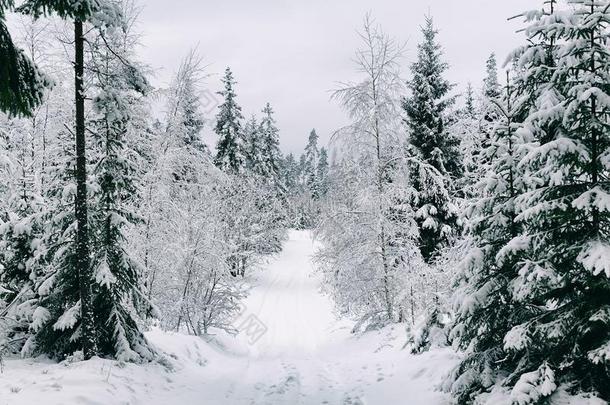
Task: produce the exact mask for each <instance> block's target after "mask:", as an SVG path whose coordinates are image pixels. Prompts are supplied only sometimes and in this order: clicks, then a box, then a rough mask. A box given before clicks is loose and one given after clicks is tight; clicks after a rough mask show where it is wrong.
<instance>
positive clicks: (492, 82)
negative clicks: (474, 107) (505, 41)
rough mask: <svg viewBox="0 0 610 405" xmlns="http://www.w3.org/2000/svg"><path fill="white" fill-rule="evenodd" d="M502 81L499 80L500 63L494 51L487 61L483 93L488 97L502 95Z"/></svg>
mask: <svg viewBox="0 0 610 405" xmlns="http://www.w3.org/2000/svg"><path fill="white" fill-rule="evenodd" d="M500 90H501V89H500V82H499V81H498V63H497V62H496V54H495V53H492V54H491V55H489V58H487V62H485V78H484V79H483V94H484V95H485V97H487V98H488V99H491V100H494V99H496V98H498V97H500Z"/></svg>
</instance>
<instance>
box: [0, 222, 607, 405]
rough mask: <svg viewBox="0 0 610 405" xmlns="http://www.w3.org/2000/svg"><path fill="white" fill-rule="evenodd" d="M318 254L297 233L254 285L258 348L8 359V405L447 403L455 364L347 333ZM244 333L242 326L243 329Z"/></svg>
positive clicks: (235, 344)
mask: <svg viewBox="0 0 610 405" xmlns="http://www.w3.org/2000/svg"><path fill="white" fill-rule="evenodd" d="M314 249H315V244H313V243H312V241H311V237H310V235H309V233H307V232H296V231H293V232H291V234H290V240H289V241H288V242H286V244H285V246H284V249H283V251H282V253H281V254H280V255H279V256H278V257H276V258H273V259H272V260H271V261H270V262H269V263H268V264H267V265H266V266H264V269H261V271H260V272H259V273H258V274H256V276H255V278H254V279H253V284H254V288H253V290H252V293H251V294H250V296H249V297H248V298H247V299H246V301H245V303H244V304H245V305H244V313H243V317H242V318H243V319H248V317H249V316H250V315H252V316H254V319H256V320H257V321H259V322H260V324H261V325H264V327H265V328H266V332H265V333H264V334H263V335H262V336H259V338H258V339H257V340H256V341H255V342H253V341H252V340H250V339H251V338H250V337H249V336H248V335H247V334H246V333H240V334H239V335H237V336H232V335H228V334H226V333H225V332H223V331H219V330H214V331H213V332H212V334H211V336H209V337H208V338H206V339H205V340H204V339H201V338H198V337H194V336H187V335H183V334H179V333H171V332H165V331H162V330H160V329H153V330H152V331H149V332H148V333H147V334H146V337H147V338H148V339H149V341H150V342H151V343H152V344H153V345H154V346H155V347H156V348H157V350H158V351H159V352H160V353H162V356H161V357H162V359H163V360H162V361H160V362H158V363H148V364H143V365H138V364H131V363H121V362H117V361H112V360H105V359H100V358H94V359H92V360H89V361H78V359H74V360H70V361H64V362H61V363H56V362H52V361H50V360H48V359H44V358H38V359H15V358H8V359H5V361H4V369H3V373H2V374H0V405H9V404H10V405H35V404H41V403H44V404H45V405H59V404H66V405H71V404H89V405H97V404H99V405H114V404H117V405H118V404H130V405H136V404H142V405H144V404H146V405H168V404H179V405H191V404H192V405H195V404H197V405H201V404H206V405H208V404H209V405H216V404H228V405H234V404H235V405H239V404H254V405H264V404H270V405H274V404H283V405H298V404H302V405H309V404H311V405H314V404H315V405H319V404H331V405H332V404H340V405H345V404H367V405H377V404H379V405H386V404H389V405H392V404H409V405H420V404H421V405H435V404H449V403H451V398H450V396H449V394H447V393H443V392H441V391H439V390H438V389H437V388H438V387H439V386H440V385H441V383H442V381H443V379H444V377H445V376H446V375H447V374H448V373H449V371H450V370H451V369H452V368H453V367H454V366H455V365H456V364H457V362H458V355H456V354H455V353H454V352H453V351H452V349H450V348H435V349H433V350H431V351H429V352H425V353H423V354H421V355H413V354H411V353H410V350H409V349H408V348H405V343H406V342H407V339H408V336H407V331H406V329H405V327H404V325H400V324H399V325H392V326H388V327H386V328H384V329H382V330H378V331H371V332H367V333H364V334H360V335H354V334H351V333H350V330H351V329H352V327H353V323H352V322H349V321H345V320H337V319H335V317H334V316H333V315H332V313H333V307H332V303H331V302H330V301H329V300H328V298H327V297H324V296H322V295H321V294H320V292H319V291H320V281H321V280H320V278H319V275H317V274H315V273H314V272H313V268H312V265H311V262H310V260H309V259H310V257H311V255H312V254H313V251H314ZM236 327H237V328H238V329H239V328H240V327H241V328H244V327H245V326H244V324H242V323H241V321H239V320H238V321H237V322H236ZM242 332H245V331H243V330H242ZM509 394H510V393H509V392H506V391H502V390H500V389H498V390H496V391H494V392H493V393H492V395H490V396H488V397H486V398H485V400H486V401H487V402H485V401H483V402H481V404H483V403H487V404H489V405H491V404H501V405H503V404H506V405H509V404H510V403H511V401H510V397H509ZM558 398H559V397H558ZM559 399H561V401H560V402H558V403H561V404H579V405H581V404H582V405H585V404H587V405H597V404H596V403H595V402H586V400H585V399H583V401H581V402H576V401H575V400H574V399H570V398H568V396H567V395H564V396H562V397H561V398H559Z"/></svg>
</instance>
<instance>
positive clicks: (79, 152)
mask: <svg viewBox="0 0 610 405" xmlns="http://www.w3.org/2000/svg"><path fill="white" fill-rule="evenodd" d="M74 43H75V58H74V90H75V104H76V198H75V215H76V224H77V230H76V269H77V271H78V287H79V293H80V302H81V344H82V346H83V354H84V357H85V359H90V358H91V357H92V356H94V355H96V352H97V347H96V337H95V320H94V315H93V305H92V297H91V296H92V291H91V289H92V285H91V268H90V263H89V230H88V226H87V225H88V224H87V159H86V155H85V95H84V86H83V75H84V38H83V23H82V22H81V21H78V20H76V21H74Z"/></svg>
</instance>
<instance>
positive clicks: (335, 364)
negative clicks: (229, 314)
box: [227, 231, 453, 405]
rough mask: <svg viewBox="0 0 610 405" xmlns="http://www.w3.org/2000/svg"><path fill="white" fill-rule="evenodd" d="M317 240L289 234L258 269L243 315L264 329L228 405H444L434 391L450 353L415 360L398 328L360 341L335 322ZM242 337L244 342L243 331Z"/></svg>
mask: <svg viewBox="0 0 610 405" xmlns="http://www.w3.org/2000/svg"><path fill="white" fill-rule="evenodd" d="M314 251H315V243H314V242H313V240H312V238H311V234H310V233H309V232H307V231H291V233H290V238H289V240H288V241H287V242H286V244H285V245H284V249H283V251H282V252H281V253H280V254H279V255H278V256H277V257H276V258H273V259H272V260H270V262H269V263H268V265H267V266H265V269H264V270H263V271H262V272H260V274H259V276H258V277H257V282H256V284H255V287H254V288H253V290H252V293H251V294H250V296H249V297H248V299H247V300H246V305H245V307H246V311H247V312H248V313H250V314H252V315H254V316H256V319H257V320H260V322H261V323H262V325H264V327H266V332H265V333H264V334H263V335H262V336H261V337H260V338H259V339H258V340H257V341H256V342H254V343H253V344H251V345H250V346H249V349H248V352H249V356H248V363H247V366H246V369H245V372H244V374H243V375H242V376H241V378H242V381H243V382H244V384H237V385H236V386H235V387H234V389H233V390H232V391H231V395H229V396H228V397H227V400H228V402H227V403H250V404H257V405H258V404H287V405H288V404H307V405H308V404H429V405H433V404H442V403H446V398H445V397H444V396H443V395H442V394H440V393H438V392H435V391H434V389H433V388H434V385H435V384H436V383H438V382H439V381H440V377H441V376H442V374H441V373H442V372H444V371H446V370H447V368H448V366H450V364H451V359H452V357H453V356H452V355H451V354H450V353H449V352H442V351H441V352H437V353H429V354H427V355H425V356H424V357H413V356H411V355H409V354H408V353H406V351H404V350H400V349H401V346H402V345H403V344H404V336H405V335H404V331H403V330H401V328H396V329H391V328H390V329H386V330H384V331H381V332H378V333H372V334H368V335H365V336H363V337H361V338H355V337H353V336H351V335H350V333H349V331H350V329H351V326H352V324H351V323H350V322H346V321H340V320H337V319H336V318H335V317H334V315H333V305H332V302H331V301H330V299H329V298H328V297H326V296H324V295H322V294H321V291H320V283H321V280H320V276H319V274H316V273H315V271H314V267H313V264H312V261H311V259H312V256H313V254H314ZM240 338H241V339H242V341H243V342H244V343H247V342H246V340H247V338H248V336H247V334H246V333H242V334H241V335H240Z"/></svg>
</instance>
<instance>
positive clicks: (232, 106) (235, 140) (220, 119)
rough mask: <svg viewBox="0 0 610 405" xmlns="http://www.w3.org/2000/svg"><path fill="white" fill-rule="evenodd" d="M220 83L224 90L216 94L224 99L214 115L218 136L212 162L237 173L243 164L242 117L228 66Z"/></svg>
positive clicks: (231, 73)
mask: <svg viewBox="0 0 610 405" xmlns="http://www.w3.org/2000/svg"><path fill="white" fill-rule="evenodd" d="M222 83H223V84H224V90H223V91H220V92H219V93H218V94H219V95H221V96H222V97H223V98H224V101H223V103H222V104H221V105H220V106H219V107H218V108H219V111H218V115H217V116H216V127H215V129H214V131H215V132H216V134H217V135H218V137H219V138H218V143H217V145H216V157H215V158H214V163H215V164H216V166H217V167H218V168H220V169H221V170H224V171H227V172H229V173H239V172H241V171H242V169H243V167H244V164H245V156H244V148H245V145H244V142H243V139H242V138H243V134H242V120H243V118H244V117H243V115H242V113H241V107H240V106H239V105H238V104H237V100H236V97H237V96H236V94H235V83H236V82H235V79H234V78H233V72H231V69H230V68H227V69H226V70H225V76H224V78H223V79H222Z"/></svg>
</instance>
